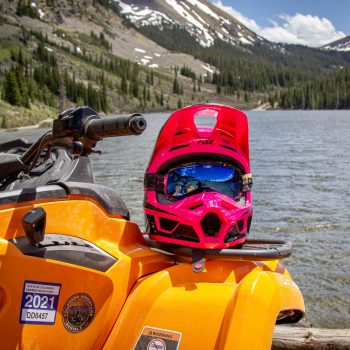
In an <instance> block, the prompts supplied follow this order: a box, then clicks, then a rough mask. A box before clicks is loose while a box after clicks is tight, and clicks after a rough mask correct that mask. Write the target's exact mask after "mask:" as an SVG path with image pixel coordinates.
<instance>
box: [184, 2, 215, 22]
mask: <svg viewBox="0 0 350 350" xmlns="http://www.w3.org/2000/svg"><path fill="white" fill-rule="evenodd" d="M186 1H187V2H189V3H190V4H191V5H193V6H197V7H198V8H199V9H200V10H202V11H203V12H205V13H206V14H208V15H209V16H211V17H213V18H214V19H216V20H217V21H219V20H220V18H219V16H218V15H217V14H216V13H215V12H214V11H213V10H211V9H210V8H209V7H208V6H207V5H205V4H203V3H201V2H200V1H198V0H186Z"/></svg>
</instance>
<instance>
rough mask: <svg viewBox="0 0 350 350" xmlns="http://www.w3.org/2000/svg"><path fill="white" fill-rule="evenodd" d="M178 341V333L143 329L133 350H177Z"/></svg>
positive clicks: (179, 337) (179, 336)
mask: <svg viewBox="0 0 350 350" xmlns="http://www.w3.org/2000/svg"><path fill="white" fill-rule="evenodd" d="M180 340H181V333H179V332H174V331H169V330H167V329H160V328H153V327H144V329H143V330H142V333H141V335H140V337H139V339H138V341H137V343H136V345H135V347H134V350H177V349H178V347H179V344H180Z"/></svg>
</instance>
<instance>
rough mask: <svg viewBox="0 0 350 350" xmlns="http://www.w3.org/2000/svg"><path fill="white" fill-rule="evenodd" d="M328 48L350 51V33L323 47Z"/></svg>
mask: <svg viewBox="0 0 350 350" xmlns="http://www.w3.org/2000/svg"><path fill="white" fill-rule="evenodd" d="M322 48H323V49H326V50H335V51H343V52H350V35H348V36H346V37H345V38H342V39H340V40H337V41H334V42H332V43H330V44H327V45H325V46H323V47H322Z"/></svg>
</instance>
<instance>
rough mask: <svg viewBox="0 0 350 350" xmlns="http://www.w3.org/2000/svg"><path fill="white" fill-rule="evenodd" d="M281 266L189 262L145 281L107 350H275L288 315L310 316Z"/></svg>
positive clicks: (125, 310)
mask: <svg viewBox="0 0 350 350" xmlns="http://www.w3.org/2000/svg"><path fill="white" fill-rule="evenodd" d="M271 266H274V267H276V266H281V264H280V263H278V262H277V261H268V262H265V263H262V262H251V261H240V260H212V261H207V262H206V265H205V270H204V271H203V272H202V273H194V272H193V271H192V268H191V264H188V263H183V264H180V265H176V266H173V267H171V268H168V269H166V270H164V271H160V272H157V273H155V274H154V275H152V276H149V277H146V278H144V279H143V280H140V281H139V282H138V284H137V285H136V286H135V288H134V289H133V291H132V293H131V294H130V296H129V298H128V300H127V302H126V304H125V305H124V307H123V309H122V311H121V314H120V316H119V318H118V320H117V322H116V324H115V326H114V328H113V330H112V332H111V334H110V337H109V338H108V341H107V342H106V344H105V346H104V349H123V350H129V349H130V350H132V349H137V350H141V349H156V348H157V349H185V350H191V349H201V350H215V349H217V350H222V349H230V350H232V349H235V350H240V349H247V350H248V349H249V350H251V349H254V350H259V349H270V348H271V342H272V335H273V330H274V326H275V323H276V319H277V317H278V315H279V313H280V311H282V310H297V311H298V312H301V313H304V301H303V297H302V295H301V293H300V291H299V289H298V287H297V286H296V284H295V283H294V282H293V281H292V279H291V278H290V275H289V273H288V272H287V271H286V270H285V269H284V270H283V271H282V272H276V271H274V269H271Z"/></svg>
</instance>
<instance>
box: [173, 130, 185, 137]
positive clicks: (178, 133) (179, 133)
mask: <svg viewBox="0 0 350 350" xmlns="http://www.w3.org/2000/svg"><path fill="white" fill-rule="evenodd" d="M183 134H184V132H183V131H179V132H177V133H175V134H174V136H180V135H183Z"/></svg>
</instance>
